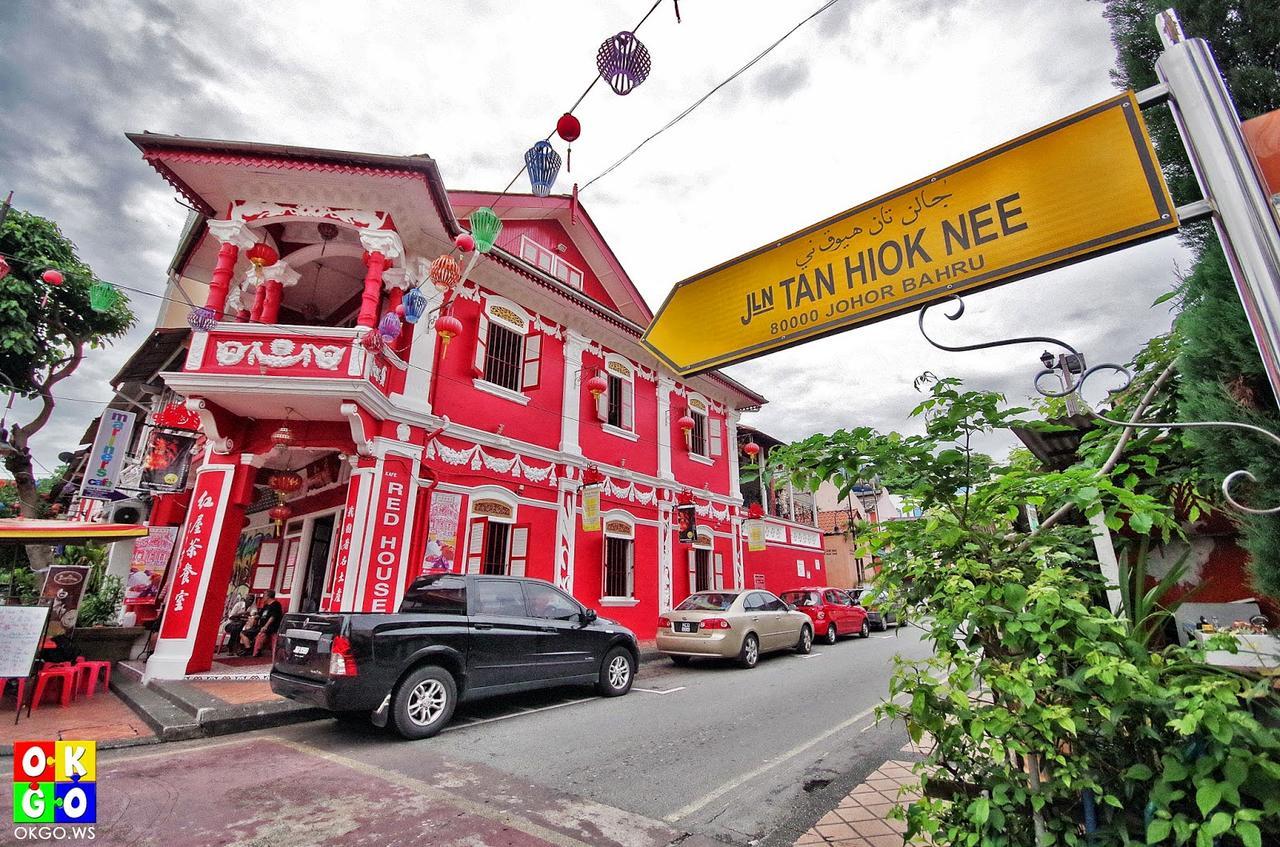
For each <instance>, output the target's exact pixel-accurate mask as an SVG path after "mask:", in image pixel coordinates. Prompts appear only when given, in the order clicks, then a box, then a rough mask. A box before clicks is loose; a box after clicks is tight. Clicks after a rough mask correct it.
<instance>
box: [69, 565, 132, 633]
mask: <svg viewBox="0 0 1280 847" xmlns="http://www.w3.org/2000/svg"><path fill="white" fill-rule="evenodd" d="M123 601H124V581H123V580H121V579H120V577H118V576H111V575H109V574H108V575H104V576H103V577H102V579H101V580H99V582H98V586H97V590H96V591H94V592H93V593H91V594H86V595H85V596H84V598H83V599H81V600H80V612H79V614H78V615H77V616H76V626H78V627H83V626H95V625H97V624H114V623H116V615H117V613H119V611H120V604H121V602H123Z"/></svg>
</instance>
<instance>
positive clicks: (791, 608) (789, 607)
mask: <svg viewBox="0 0 1280 847" xmlns="http://www.w3.org/2000/svg"><path fill="white" fill-rule="evenodd" d="M795 610H796V606H795V604H794V603H788V604H787V611H788V612H794V611H795Z"/></svg>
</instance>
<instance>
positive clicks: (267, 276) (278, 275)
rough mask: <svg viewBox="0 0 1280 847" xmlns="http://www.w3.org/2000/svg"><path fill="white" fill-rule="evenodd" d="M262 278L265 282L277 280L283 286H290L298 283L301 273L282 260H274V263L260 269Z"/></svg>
mask: <svg viewBox="0 0 1280 847" xmlns="http://www.w3.org/2000/svg"><path fill="white" fill-rule="evenodd" d="M262 278H263V280H264V281H266V282H278V283H280V285H281V287H283V288H291V287H293V286H295V285H297V284H298V280H299V279H301V278H302V274H300V273H298V272H297V271H295V270H294V269H293V268H291V267H289V266H288V265H287V264H285V263H284V262H276V263H275V264H274V265H271V266H270V267H266V268H263V269H262Z"/></svg>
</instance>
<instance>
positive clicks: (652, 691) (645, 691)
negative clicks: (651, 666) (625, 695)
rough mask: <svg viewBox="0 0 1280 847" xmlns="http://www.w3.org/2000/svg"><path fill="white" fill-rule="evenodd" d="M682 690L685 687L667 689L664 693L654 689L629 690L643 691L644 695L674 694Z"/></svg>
mask: <svg viewBox="0 0 1280 847" xmlns="http://www.w3.org/2000/svg"><path fill="white" fill-rule="evenodd" d="M684 689H685V686H683V685H681V686H680V687H679V688H668V689H666V690H665V691H659V690H658V689H656V688H636V687H634V686H632V688H631V690H632V691H643V692H644V693H645V694H675V693H676V692H677V691H684Z"/></svg>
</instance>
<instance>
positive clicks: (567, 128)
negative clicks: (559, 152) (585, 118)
mask: <svg viewBox="0 0 1280 847" xmlns="http://www.w3.org/2000/svg"><path fill="white" fill-rule="evenodd" d="M556 134H557V135H559V136H560V137H561V138H563V139H564V140H565V143H566V144H568V145H569V147H568V153H567V155H566V156H565V162H564V170H565V173H569V172H570V171H572V170H573V142H575V141H577V140H578V137H579V136H580V135H582V122H581V121H579V120H578V119H577V118H575V117H574V116H573V113H572V112H565V113H564V114H563V115H561V116H560V120H558V121H556Z"/></svg>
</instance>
